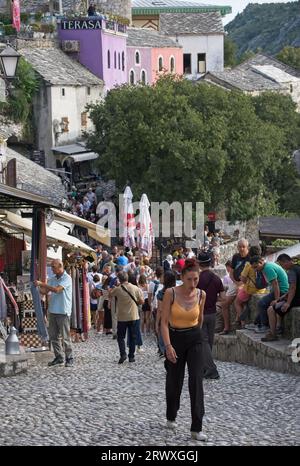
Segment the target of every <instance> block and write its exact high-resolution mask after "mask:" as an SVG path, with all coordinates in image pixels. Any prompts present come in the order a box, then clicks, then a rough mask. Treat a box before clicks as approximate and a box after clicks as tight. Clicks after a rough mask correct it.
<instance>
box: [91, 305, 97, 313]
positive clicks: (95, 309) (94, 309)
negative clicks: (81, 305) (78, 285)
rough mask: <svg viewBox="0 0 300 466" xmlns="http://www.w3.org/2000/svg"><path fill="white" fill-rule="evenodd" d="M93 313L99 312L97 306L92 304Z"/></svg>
mask: <svg viewBox="0 0 300 466" xmlns="http://www.w3.org/2000/svg"><path fill="white" fill-rule="evenodd" d="M91 311H92V312H93V311H97V304H92V303H91Z"/></svg>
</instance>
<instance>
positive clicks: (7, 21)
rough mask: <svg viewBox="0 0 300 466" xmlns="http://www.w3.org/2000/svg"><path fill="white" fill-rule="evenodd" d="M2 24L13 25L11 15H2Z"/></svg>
mask: <svg viewBox="0 0 300 466" xmlns="http://www.w3.org/2000/svg"><path fill="white" fill-rule="evenodd" d="M0 23H3V24H11V17H10V15H6V14H0Z"/></svg>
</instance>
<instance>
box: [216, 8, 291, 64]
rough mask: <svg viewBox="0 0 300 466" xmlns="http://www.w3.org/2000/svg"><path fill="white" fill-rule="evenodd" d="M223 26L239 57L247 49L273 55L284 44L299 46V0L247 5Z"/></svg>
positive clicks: (284, 45)
mask: <svg viewBox="0 0 300 466" xmlns="http://www.w3.org/2000/svg"><path fill="white" fill-rule="evenodd" d="M225 29H226V31H227V32H228V35H229V37H230V38H231V39H232V40H233V41H234V42H235V43H236V45H237V48H238V55H239V56H240V55H242V54H243V53H245V52H247V51H249V50H252V51H254V52H256V51H263V52H266V53H269V54H276V53H278V52H280V51H281V50H282V49H283V48H284V47H286V46H292V47H300V1H296V2H289V3H265V4H263V5H258V4H249V5H248V6H247V7H246V8H245V10H244V11H243V12H242V13H240V14H238V15H237V16H236V17H235V19H234V20H233V21H231V22H230V23H229V24H228V25H227V26H226V27H225Z"/></svg>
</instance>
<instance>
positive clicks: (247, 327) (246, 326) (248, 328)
mask: <svg viewBox="0 0 300 466" xmlns="http://www.w3.org/2000/svg"><path fill="white" fill-rule="evenodd" d="M256 327H257V325H255V324H246V325H245V329H246V330H255V329H256Z"/></svg>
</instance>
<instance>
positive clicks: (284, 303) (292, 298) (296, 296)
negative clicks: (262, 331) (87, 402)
mask: <svg viewBox="0 0 300 466" xmlns="http://www.w3.org/2000/svg"><path fill="white" fill-rule="evenodd" d="M277 262H278V263H279V265H280V266H281V267H282V268H283V269H284V270H285V271H286V272H287V274H288V279H289V285H290V288H289V291H288V293H286V294H285V295H283V296H281V297H280V298H279V299H278V300H277V301H276V302H275V303H274V304H273V305H271V306H270V307H269V308H268V318H269V325H270V331H269V332H268V333H267V334H266V336H265V337H264V338H262V339H261V340H262V341H274V340H277V338H278V337H277V334H276V325H277V324H278V320H279V321H280V322H281V319H283V318H284V316H285V315H286V314H287V313H288V312H289V311H290V310H291V309H292V307H296V306H300V266H299V265H295V264H294V263H293V260H292V259H291V257H290V256H288V255H287V254H280V255H279V256H278V258H277Z"/></svg>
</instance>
